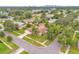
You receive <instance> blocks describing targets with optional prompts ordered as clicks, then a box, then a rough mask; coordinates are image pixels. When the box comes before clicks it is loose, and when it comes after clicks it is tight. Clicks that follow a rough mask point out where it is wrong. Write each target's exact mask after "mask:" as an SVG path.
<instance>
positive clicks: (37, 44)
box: [23, 37, 42, 46]
mask: <svg viewBox="0 0 79 59" xmlns="http://www.w3.org/2000/svg"><path fill="white" fill-rule="evenodd" d="M23 39H24V40H26V41H27V42H29V43H31V44H33V45H35V46H42V45H41V44H39V43H37V42H35V41H33V40H30V39H28V38H26V37H24V38H23Z"/></svg>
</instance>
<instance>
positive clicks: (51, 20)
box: [48, 19, 57, 24]
mask: <svg viewBox="0 0 79 59" xmlns="http://www.w3.org/2000/svg"><path fill="white" fill-rule="evenodd" d="M55 21H57V19H50V20H49V21H48V22H49V23H50V24H52V23H54V22H55Z"/></svg>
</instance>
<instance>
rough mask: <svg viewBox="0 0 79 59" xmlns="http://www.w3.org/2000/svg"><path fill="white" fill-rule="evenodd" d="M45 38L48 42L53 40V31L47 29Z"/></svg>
mask: <svg viewBox="0 0 79 59" xmlns="http://www.w3.org/2000/svg"><path fill="white" fill-rule="evenodd" d="M46 37H47V39H48V40H52V39H53V37H54V33H53V31H52V30H51V29H48V31H47V36H46Z"/></svg>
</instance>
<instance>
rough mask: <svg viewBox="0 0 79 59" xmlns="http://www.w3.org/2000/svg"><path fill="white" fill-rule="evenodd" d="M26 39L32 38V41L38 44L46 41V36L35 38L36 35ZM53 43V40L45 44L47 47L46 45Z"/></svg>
mask: <svg viewBox="0 0 79 59" xmlns="http://www.w3.org/2000/svg"><path fill="white" fill-rule="evenodd" d="M27 36H28V37H30V38H32V39H34V40H36V41H39V42H41V43H42V42H44V41H46V40H47V39H46V35H43V36H42V35H41V36H38V35H37V36H36V35H27ZM52 42H53V40H48V41H47V42H46V43H45V44H46V45H47V46H48V45H50V44H51V43H52Z"/></svg>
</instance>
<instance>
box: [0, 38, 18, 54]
mask: <svg viewBox="0 0 79 59" xmlns="http://www.w3.org/2000/svg"><path fill="white" fill-rule="evenodd" d="M0 39H1V40H3V41H4V42H5V43H6V44H8V45H9V46H11V47H12V48H13V50H10V49H9V48H8V47H7V46H6V45H5V44H3V43H1V45H0V52H1V50H3V51H2V52H1V54H2V53H3V54H7V53H11V52H12V51H15V50H16V49H18V48H19V47H18V46H17V45H16V44H14V43H13V42H7V41H6V37H3V38H0Z"/></svg>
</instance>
